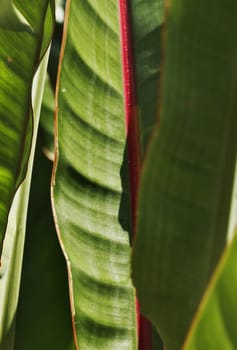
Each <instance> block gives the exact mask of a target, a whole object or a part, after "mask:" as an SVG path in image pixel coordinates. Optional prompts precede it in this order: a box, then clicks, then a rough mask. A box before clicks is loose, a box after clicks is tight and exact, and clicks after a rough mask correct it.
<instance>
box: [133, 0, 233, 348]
mask: <svg viewBox="0 0 237 350" xmlns="http://www.w3.org/2000/svg"><path fill="white" fill-rule="evenodd" d="M236 11H237V5H236V2H235V1H233V0H228V1H227V2H226V3H225V5H224V6H223V4H222V3H221V2H219V1H218V2H216V1H215V2H214V1H204V0H203V1H199V2H196V1H190V0H187V1H186V0H183V1H179V2H175V1H173V2H172V3H171V8H170V14H169V19H168V25H167V41H166V46H165V47H166V51H165V58H166V62H165V68H164V79H163V87H162V96H163V100H162V105H161V116H160V128H159V131H158V132H157V133H156V135H154V139H153V141H152V144H151V147H150V150H149V154H148V156H147V159H146V160H145V165H144V171H143V179H142V183H141V192H140V206H139V213H138V234H137V240H136V244H135V252H134V256H133V275H134V281H135V284H136V286H137V290H138V296H139V298H140V301H141V306H142V310H143V311H144V312H145V314H146V315H147V316H149V317H150V318H151V319H152V321H153V322H154V324H155V325H156V327H157V328H158V330H159V331H160V334H161V336H162V338H163V340H164V341H165V343H166V346H167V348H168V350H173V349H175V350H176V349H180V348H181V345H182V343H183V340H184V338H185V334H186V332H187V329H188V327H189V324H190V322H191V319H192V317H193V314H194V312H195V310H196V308H197V305H198V303H199V301H200V298H201V295H202V293H203V291H204V289H205V287H206V285H207V282H208V279H209V277H210V274H211V272H212V271H213V268H214V267H215V265H216V263H217V261H218V259H219V257H220V254H221V252H222V250H223V247H224V246H225V240H226V233H227V222H228V212H229V203H230V197H231V186H232V178H233V173H234V166H235V156H236V137H235V135H234V133H235V130H236V126H237V125H236V124H237V118H236V112H237V110H236V92H237V91H236V79H237V76H236V71H237V70H236V68H237V67H236V62H237V60H236V58H237V45H236V40H235V37H236V35H237V22H236ZM210 14H211V16H210Z"/></svg>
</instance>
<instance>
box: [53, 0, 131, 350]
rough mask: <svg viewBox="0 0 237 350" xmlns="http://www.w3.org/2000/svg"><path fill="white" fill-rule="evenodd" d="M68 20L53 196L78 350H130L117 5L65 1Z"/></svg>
mask: <svg viewBox="0 0 237 350" xmlns="http://www.w3.org/2000/svg"><path fill="white" fill-rule="evenodd" d="M66 18H67V19H68V25H67V27H66V28H67V30H66V29H65V32H67V36H66V37H64V45H65V47H64V49H63V54H62V57H63V60H62V61H61V65H62V66H61V76H60V81H59V86H58V133H57V138H58V153H57V172H56V178H55V179H54V181H55V187H54V190H53V197H54V205H55V216H56V223H57V228H58V234H59V237H60V242H61V244H62V247H63V250H64V253H65V256H66V259H67V263H68V270H69V281H70V289H71V305H72V313H73V318H74V332H75V340H76V347H77V348H80V350H94V349H98V350H99V349H101V350H106V349H108V350H111V349H127V350H131V349H136V347H137V345H136V344H137V340H136V318H135V296H134V294H135V293H134V289H133V286H132V283H131V279H130V264H129V261H130V245H129V232H128V230H129V226H130V223H129V220H130V217H129V211H126V209H127V208H128V207H129V203H128V191H129V190H128V183H127V182H126V181H127V180H124V178H125V179H126V178H127V173H126V170H125V168H124V166H123V162H126V132H125V116H124V101H123V84H122V68H121V66H122V65H121V46H120V28H119V8H118V1H117V0H106V1H93V0H89V1H84V0H79V1H78V0H76V1H75V0H72V1H70V2H69V1H68V2H67V14H66ZM55 171H56V169H55Z"/></svg>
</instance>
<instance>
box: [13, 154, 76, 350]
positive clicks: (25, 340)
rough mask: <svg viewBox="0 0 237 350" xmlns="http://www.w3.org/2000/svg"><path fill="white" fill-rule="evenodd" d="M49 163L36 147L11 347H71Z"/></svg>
mask: <svg viewBox="0 0 237 350" xmlns="http://www.w3.org/2000/svg"><path fill="white" fill-rule="evenodd" d="M51 168H52V163H51V162H50V161H49V160H47V159H46V158H45V157H44V156H43V154H42V152H41V150H40V149H39V147H38V149H37V152H36V157H35V161H34V172H33V178H32V186H31V196H30V200H29V212H28V220H27V231H26V242H25V249H24V260H23V268H22V278H21V290H20V296H19V306H18V310H17V322H16V336H15V346H14V349H15V350H32V349H35V350H42V349H52V350H54V349H57V350H70V349H74V346H73V336H72V327H71V315H70V305H69V296H68V284H67V272H66V264H65V261H64V258H63V256H62V252H61V251H60V247H59V244H58V240H57V237H56V233H55V227H54V223H53V218H52V213H51V205H50V194H49V191H50V186H49V184H50V177H51Z"/></svg>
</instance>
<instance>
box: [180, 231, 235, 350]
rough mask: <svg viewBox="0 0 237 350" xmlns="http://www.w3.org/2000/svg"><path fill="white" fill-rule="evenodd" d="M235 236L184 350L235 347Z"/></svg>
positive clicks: (193, 325) (215, 349)
mask: <svg viewBox="0 0 237 350" xmlns="http://www.w3.org/2000/svg"><path fill="white" fill-rule="evenodd" d="M236 265H237V236H236V235H235V237H234V238H233V241H232V243H231V245H230V246H229V247H228V249H226V251H225V253H224V254H223V256H222V259H221V261H220V263H219V265H218V267H217V269H216V271H215V273H214V275H213V277H212V280H211V283H210V285H209V287H208V289H207V291H206V293H205V296H204V298H203V300H202V303H201V305H200V306H199V310H198V313H197V315H196V316H195V319H194V322H193V324H192V328H191V331H190V333H189V335H188V338H187V341H186V343H185V345H184V350H199V349H208V350H217V349H225V350H234V349H236V348H237V336H236V322H237V302H236V286H237V274H236Z"/></svg>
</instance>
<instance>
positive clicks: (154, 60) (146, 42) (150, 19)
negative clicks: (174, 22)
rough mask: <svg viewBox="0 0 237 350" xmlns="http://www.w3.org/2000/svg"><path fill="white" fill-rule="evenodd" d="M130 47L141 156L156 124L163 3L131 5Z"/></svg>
mask: <svg viewBox="0 0 237 350" xmlns="http://www.w3.org/2000/svg"><path fill="white" fill-rule="evenodd" d="M131 9H132V11H131V15H132V28H133V45H134V57H135V68H136V83H137V86H136V87H137V103H138V106H137V108H138V115H139V124H140V137H141V147H142V152H143V153H144V151H145V149H146V146H147V143H148V140H149V136H150V133H151V131H152V130H153V127H154V125H155V123H156V122H157V111H158V103H159V99H158V91H157V90H158V84H159V80H160V67H161V30H162V27H163V26H162V25H163V22H164V1H163V0H146V1H144V0H133V1H132V2H131Z"/></svg>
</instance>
